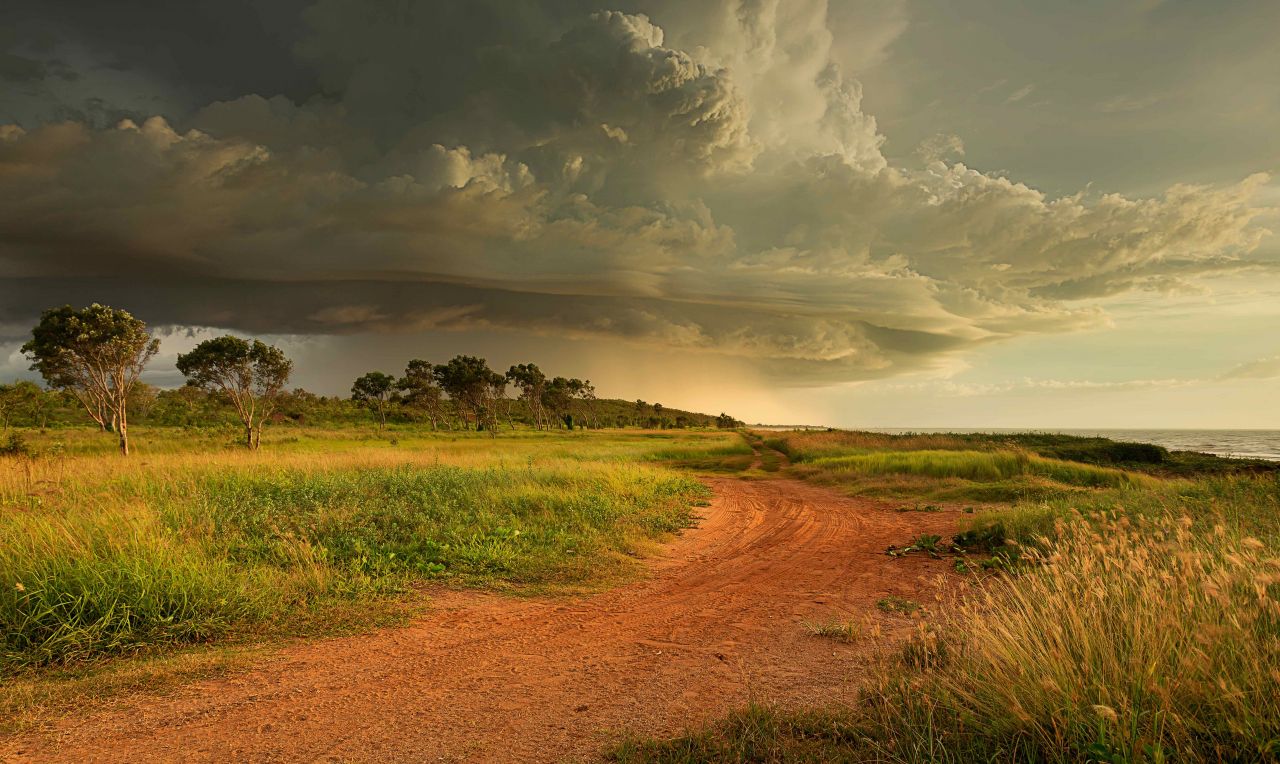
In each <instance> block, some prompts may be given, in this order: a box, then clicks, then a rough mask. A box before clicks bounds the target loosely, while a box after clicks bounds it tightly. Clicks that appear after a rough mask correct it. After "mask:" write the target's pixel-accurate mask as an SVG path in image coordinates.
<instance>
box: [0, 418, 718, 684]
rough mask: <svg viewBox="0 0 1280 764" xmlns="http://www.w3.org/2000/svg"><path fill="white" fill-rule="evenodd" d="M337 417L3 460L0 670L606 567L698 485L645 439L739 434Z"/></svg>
mask: <svg viewBox="0 0 1280 764" xmlns="http://www.w3.org/2000/svg"><path fill="white" fill-rule="evenodd" d="M154 435H156V436H159V437H154V438H152V439H150V442H152V443H161V444H166V445H167V444H168V443H169V441H166V437H168V434H167V433H154ZM339 435H340V437H335V438H332V439H330V440H325V439H324V438H313V439H309V440H308V441H297V442H291V443H282V444H281V443H277V444H275V448H274V450H265V451H263V452H259V453H256V454H249V453H243V452H241V451H238V450H225V451H222V450H215V451H212V452H209V451H189V452H182V451H179V450H177V449H176V448H175V449H169V448H158V449H156V450H155V451H154V452H153V453H151V454H148V455H146V456H144V457H142V458H135V459H130V460H128V461H127V462H126V461H122V460H120V459H119V458H118V457H115V456H105V455H104V456H94V455H84V456H65V455H64V456H58V455H53V456H45V457H40V458H35V459H28V458H23V459H9V460H6V461H4V462H3V463H0V469H2V470H3V471H0V506H3V507H4V511H3V513H0V580H2V581H4V582H5V586H4V587H3V588H0V628H3V631H4V635H5V636H4V641H3V651H2V652H0V672H4V673H8V674H13V673H14V672H16V671H22V670H29V669H31V668H34V667H40V666H51V665H59V666H64V665H68V664H74V663H82V662H85V661H94V660H97V659H99V658H102V657H104V656H109V655H117V654H122V653H137V652H139V651H144V652H145V651H151V652H154V651H155V650H156V649H163V648H165V647H169V646H176V645H182V644H192V643H208V642H213V641H218V640H226V639H236V638H240V637H256V636H264V635H270V634H272V633H280V632H284V633H296V632H307V631H308V630H315V629H323V628H325V625H326V624H329V623H331V622H332V620H333V619H334V618H335V616H337V615H338V614H340V613H342V612H344V609H345V612H346V613H347V617H350V616H351V612H350V611H351V608H350V605H351V604H352V603H359V604H360V606H361V610H362V613H363V614H362V615H361V616H358V617H359V618H364V619H366V620H367V621H369V622H377V621H378V618H379V613H380V612H386V611H387V609H388V608H390V609H394V605H393V604H391V603H394V602H396V601H397V598H396V596H395V595H397V594H399V593H402V592H404V591H406V590H407V589H409V588H411V587H412V586H414V585H415V584H417V583H419V582H423V581H428V580H430V581H440V582H443V583H447V584H450V585H457V586H485V587H490V588H494V587H496V588H502V589H524V590H527V589H530V588H532V589H545V588H546V587H548V586H550V587H563V586H582V585H592V584H596V583H599V582H602V581H607V580H610V579H613V578H617V577H618V576H620V575H625V574H626V573H628V572H629V571H631V570H633V569H634V561H633V560H632V556H633V555H635V554H636V553H637V552H639V551H640V550H642V549H643V547H644V546H645V545H646V544H647V543H649V542H650V540H652V539H656V538H660V537H661V536H663V535H665V534H668V533H671V532H674V531H677V530H679V529H680V528H683V527H685V526H687V525H688V524H689V522H690V521H691V518H692V506H693V505H694V504H695V503H697V502H699V501H700V500H702V498H703V497H704V495H705V489H704V488H703V487H702V486H701V485H700V484H699V483H698V482H697V481H696V480H694V479H692V478H691V477H690V476H689V475H687V474H685V473H679V472H674V471H672V470H670V469H668V468H666V467H664V466H662V465H661V464H659V463H646V456H648V455H650V454H653V453H655V452H657V451H660V450H662V449H668V450H670V449H673V448H674V449H678V450H679V451H680V453H681V454H682V455H685V456H690V455H692V456H696V455H697V453H698V452H699V450H705V451H706V452H708V453H710V454H717V453H721V452H722V451H724V450H725V449H726V448H729V449H732V448H734V447H735V443H740V439H738V438H737V436H736V435H735V434H733V433H726V434H715V433H710V434H700V433H691V434H688V435H686V436H684V437H682V438H678V439H672V438H666V437H658V438H653V437H648V435H647V434H643V433H635V434H625V435H624V434H616V433H615V434H595V433H592V434H579V433H574V434H564V435H561V436H557V435H554V434H545V433H541V434H528V435H522V436H520V437H516V438H508V439H506V440H501V441H497V442H495V441H492V440H490V439H488V438H477V437H470V438H468V437H459V436H457V435H452V436H430V435H427V434H423V433H421V432H419V433H414V434H413V435H412V437H406V438H398V439H397V441H396V442H395V443H394V444H393V443H392V442H391V440H389V439H387V438H385V437H384V438H382V439H378V440H374V439H369V440H365V439H363V438H358V439H355V440H353V439H352V438H351V433H340V434H339ZM175 439H176V438H175ZM138 440H139V442H140V443H141V442H148V439H147V438H145V437H139V438H138ZM108 446H109V444H108ZM270 446H271V444H268V448H269V449H270ZM67 450H69V449H67ZM67 450H64V451H63V453H66V452H67ZM339 620H341V619H339Z"/></svg>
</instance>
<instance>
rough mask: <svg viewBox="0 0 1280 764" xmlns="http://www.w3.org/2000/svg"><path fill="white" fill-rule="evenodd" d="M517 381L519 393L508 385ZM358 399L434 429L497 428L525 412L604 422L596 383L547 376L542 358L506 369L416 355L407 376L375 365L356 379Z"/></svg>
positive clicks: (541, 420) (536, 423) (568, 422)
mask: <svg viewBox="0 0 1280 764" xmlns="http://www.w3.org/2000/svg"><path fill="white" fill-rule="evenodd" d="M512 387H514V388H515V390H516V397H515V398H512V397H511V396H510V395H509V393H508V391H509V389H510V388H512ZM351 398H352V400H355V401H359V402H361V403H363V404H365V405H366V406H367V407H368V408H369V409H370V410H371V411H373V412H374V414H375V415H376V416H377V419H378V424H379V426H383V427H385V426H386V423H387V413H388V411H393V410H398V411H400V412H404V413H408V414H410V415H411V416H414V417H415V418H422V419H425V420H426V421H428V422H430V423H431V427H432V429H438V428H440V427H448V428H450V429H452V428H454V427H457V428H459V429H464V430H469V429H475V430H484V431H488V432H490V433H494V434H496V432H497V430H498V429H499V427H500V426H501V425H502V424H503V423H504V422H505V423H506V424H507V425H508V426H509V427H511V428H513V429H514V428H515V423H516V415H517V413H518V411H517V406H516V405H513V404H517V403H518V404H520V405H519V409H521V410H522V411H520V412H519V413H521V414H523V415H524V418H527V419H528V420H529V424H531V425H532V426H533V427H535V428H537V429H540V430H543V429H551V428H553V427H554V428H559V427H563V428H565V429H569V430H572V429H574V427H575V425H576V426H578V427H593V428H594V427H599V426H600V420H599V418H598V417H597V416H596V407H595V403H596V400H597V398H596V389H595V386H594V385H592V384H591V381H590V380H581V379H576V378H572V379H571V378H566V377H552V378H550V379H548V378H547V375H546V374H544V373H543V371H542V369H540V368H538V366H537V364H533V363H522V364H516V365H515V366H512V367H511V368H510V369H508V370H507V372H506V373H505V374H501V373H499V372H496V371H494V370H493V369H491V368H489V364H488V362H486V361H485V359H483V358H477V357H476V356H470V355H459V356H456V357H454V358H453V359H452V360H450V361H449V362H448V363H443V364H432V363H429V362H427V361H424V360H422V359H420V358H415V359H413V360H412V361H410V362H409V363H408V364H407V365H406V366H405V369H404V376H402V377H400V378H399V379H396V378H395V377H393V376H391V375H389V374H384V373H383V372H381V371H371V372H369V373H367V374H363V375H361V376H360V377H357V378H356V380H355V382H354V383H353V384H352V385H351Z"/></svg>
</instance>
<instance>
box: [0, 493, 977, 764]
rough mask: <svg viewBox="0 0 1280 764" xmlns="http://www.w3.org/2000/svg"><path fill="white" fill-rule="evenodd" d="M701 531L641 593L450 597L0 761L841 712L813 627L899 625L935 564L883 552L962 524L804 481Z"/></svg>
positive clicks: (22, 743)
mask: <svg viewBox="0 0 1280 764" xmlns="http://www.w3.org/2000/svg"><path fill="white" fill-rule="evenodd" d="M711 485H712V487H713V488H714V489H715V494H716V498H715V499H714V500H713V502H712V504H711V506H710V507H708V508H706V509H705V516H704V519H703V521H702V522H701V523H700V525H699V527H698V528H696V529H693V530H690V531H688V532H686V533H685V534H684V535H683V536H681V537H680V538H679V539H678V540H676V541H675V542H674V543H672V544H671V545H670V546H669V547H667V550H666V553H665V555H664V556H663V557H661V558H659V559H658V560H656V561H655V562H654V563H653V565H652V568H653V573H652V575H650V576H649V577H648V578H646V579H645V580H643V581H641V582H639V583H636V584H632V585H629V586H625V587H622V588H619V589H615V590H612V591H609V592H605V593H603V594H597V595H592V596H589V597H583V598H578V599H571V600H570V599H556V600H513V599H510V598H505V597H499V596H492V595H480V594H470V593H454V592H444V593H441V594H439V595H438V596H437V597H436V598H435V599H434V600H433V608H432V610H431V612H430V613H429V614H428V615H427V616H426V617H424V618H422V619H421V620H419V621H417V622H416V623H415V624H414V625H412V626H409V627H407V628H398V629H387V630H383V631H379V632H375V633H372V634H366V635H363V636H356V637H348V638H341V639H328V640H322V641H317V642H312V643H307V644H301V645H298V646H294V647H290V648H287V649H285V650H283V651H282V652H281V653H280V654H279V655H277V656H276V657H274V658H271V659H268V660H266V661H264V662H263V663H261V664H260V665H259V666H257V667H255V668H253V669H250V670H248V671H245V672H240V673H236V674H234V675H232V676H230V677H226V678H220V679H216V680H211V681H205V682H199V683H195V684H192V685H190V686H188V687H186V688H184V689H183V690H181V691H179V692H178V693H176V694H173V695H169V696H166V697H159V698H156V697H139V698H135V699H131V700H129V701H127V702H125V703H122V704H117V705H113V707H112V708H111V709H110V710H106V711H102V712H98V713H96V714H90V715H88V716H81V717H74V718H69V719H66V720H64V721H62V722H60V723H59V724H58V725H57V726H56V727H55V728H54V729H53V730H51V731H47V732H42V733H38V734H33V735H27V736H24V737H21V738H17V739H12V740H8V741H4V742H0V760H4V761H76V762H98V761H101V762H108V761H110V762H142V761H174V762H177V761H183V762H189V761H342V762H364V761H370V762H372V761H377V762H383V761H404V762H409V761H413V762H419V761H520V762H542V761H566V760H568V761H580V760H596V759H598V758H599V757H600V755H601V751H602V750H604V749H605V747H606V746H608V745H609V743H610V742H612V741H615V740H617V738H618V736H619V735H620V734H621V733H622V732H624V731H626V730H630V731H633V732H635V733H639V734H668V733H674V732H677V731H679V730H681V729H683V728H685V727H688V726H690V725H695V724H697V723H699V722H703V721H708V720H711V719H714V718H716V717H718V716H721V715H723V714H724V713H725V712H727V711H728V710H730V709H732V708H736V707H740V706H742V705H744V704H745V703H746V702H748V701H749V700H751V699H760V700H774V701H783V702H787V703H803V704H818V705H822V704H829V703H831V702H838V701H839V700H841V699H845V698H849V697H851V695H852V693H853V692H854V690H855V687H856V684H857V681H858V673H859V671H860V667H861V666H862V665H864V658H865V649H863V648H859V647H857V646H852V647H850V646H844V645H840V644H837V643H835V642H832V641H829V640H825V639H821V638H818V637H814V636H811V635H810V634H808V633H807V632H806V631H805V629H804V626H803V624H804V622H805V621H812V620H828V619H831V618H835V617H841V618H850V617H852V618H855V619H861V618H863V617H864V616H866V615H868V614H874V616H875V617H876V618H878V619H880V620H881V621H882V622H883V623H884V624H885V625H886V627H887V628H888V630H889V631H893V630H895V629H897V630H905V629H906V628H908V627H909V625H910V623H911V622H910V621H909V620H907V619H905V618H902V617H900V616H888V615H884V614H882V613H879V612H878V611H877V610H876V608H875V603H876V601H877V600H878V599H880V598H882V597H884V596H886V595H889V594H896V595H898V596H902V597H909V598H913V599H917V600H920V601H928V600H929V599H930V598H931V596H932V591H933V590H932V586H931V584H930V583H928V581H932V580H933V579H934V578H936V577H937V576H938V575H939V574H941V573H943V571H944V570H945V567H946V566H945V564H944V563H943V562H941V561H936V560H929V559H926V558H922V557H919V556H911V557H908V558H900V559H894V558H891V557H888V556H886V555H885V554H884V549H885V547H886V546H888V545H889V544H902V543H905V542H906V541H908V540H909V539H911V538H912V537H914V536H915V535H917V534H919V533H923V532H933V533H947V532H950V531H951V530H952V529H953V528H954V525H955V524H956V516H955V515H954V514H953V513H951V512H945V513H930V514H922V513H914V512H913V513H898V512H894V511H893V509H892V506H891V505H887V504H883V503H880V502H875V501H870V500H863V499H848V498H844V497H842V496H840V495H838V494H835V493H833V492H831V491H828V490H825V489H823V488H819V487H816V486H812V485H809V484H806V483H802V482H800V481H797V480H789V479H776V480H759V481H746V480H736V479H716V480H713V481H711Z"/></svg>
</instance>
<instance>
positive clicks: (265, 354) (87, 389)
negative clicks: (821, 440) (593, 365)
mask: <svg viewBox="0 0 1280 764" xmlns="http://www.w3.org/2000/svg"><path fill="white" fill-rule="evenodd" d="M31 335H32V339H31V340H30V341H29V342H27V343H26V344H25V345H23V346H22V352H23V353H25V354H26V355H27V357H28V358H30V359H31V361H32V364H31V369H32V370H33V371H38V372H40V375H41V376H42V377H43V378H44V380H45V382H47V383H48V389H46V388H42V387H40V386H39V385H36V384H35V383H32V382H28V381H18V382H14V383H13V384H10V385H0V427H2V428H3V429H4V430H7V429H8V428H10V427H12V426H28V427H41V428H43V427H50V426H57V425H61V424H69V423H71V422H83V421H84V419H85V417H86V415H87V416H88V418H89V419H91V420H92V421H94V422H96V423H97V424H98V426H99V427H100V428H101V429H102V430H103V431H104V432H111V433H114V434H116V435H117V436H118V438H119V443H120V450H121V452H122V453H125V454H128V453H129V439H128V425H129V423H130V422H133V423H143V424H150V425H168V426H179V427H203V426H219V425H223V424H227V425H236V426H239V427H241V428H242V430H243V433H244V442H245V445H246V446H248V447H249V448H256V447H257V446H258V443H259V442H260V440H261V437H262V427H263V425H264V424H265V423H267V422H274V423H285V422H292V423H295V424H310V425H343V424H352V423H357V422H368V421H369V420H370V416H372V417H373V418H374V421H376V422H377V423H378V424H379V426H386V424H387V423H388V422H393V423H394V422H425V423H429V424H430V425H431V427H432V428H435V429H463V430H467V429H474V430H484V431H488V432H489V433H491V434H495V435H496V434H497V433H498V432H499V431H500V430H502V429H503V428H513V429H514V428H515V427H517V426H519V425H524V426H528V427H535V428H538V429H552V428H564V429H570V430H572V429H575V428H579V427H590V428H599V427H650V428H685V427H720V428H733V427H738V426H741V424H742V423H741V422H739V421H738V420H736V419H734V418H733V417H731V416H729V415H728V414H723V413H722V414H720V415H719V416H710V415H707V414H698V413H695V412H691V411H680V410H677V409H667V408H665V407H663V406H662V404H660V403H653V404H650V403H646V402H644V401H639V400H638V401H635V402H628V401H620V400H599V399H597V398H596V391H595V387H594V386H593V385H592V384H591V381H590V380H582V379H576V378H569V377H548V376H547V375H546V374H544V373H543V371H542V369H540V368H539V367H538V366H537V365H536V364H532V363H524V364H517V365H514V366H512V367H510V368H509V369H507V371H506V372H505V373H503V372H498V371H495V370H493V369H491V368H489V365H488V363H487V362H486V361H485V360H484V359H483V358H478V357H476V356H469V355H459V356H455V357H454V358H452V359H450V360H449V361H448V362H447V363H441V364H433V363H429V362H427V361H424V360H422V359H414V360H412V361H409V362H408V364H407V365H406V366H405V369H404V372H403V374H402V375H401V376H399V377H396V376H392V375H390V374H386V373H384V372H381V371H371V372H369V373H367V374H363V375H361V376H360V377H358V378H356V380H355V381H354V383H353V384H352V387H351V397H350V398H339V397H326V396H321V395H316V394H314V393H311V392H308V391H306V390H303V389H301V388H294V389H293V390H292V391H290V390H288V389H287V384H288V381H289V377H290V376H291V375H292V373H293V362H292V361H291V360H290V359H289V358H288V357H287V356H285V354H284V352H283V351H281V350H280V349H279V348H277V347H274V346H272V345H267V344H266V343H263V342H262V341H260V340H245V339H241V338H239V337H234V336H231V335H224V336H221V337H215V338H213V339H208V340H205V341H203V342H201V343H200V344H199V345H197V346H196V347H194V348H193V349H191V350H190V351H188V352H186V353H183V354H182V355H180V356H178V362H177V368H178V371H180V372H182V374H183V376H184V377H186V379H187V384H186V385H185V386H184V387H181V388H178V389H176V390H161V389H157V388H155V387H153V386H151V385H148V384H146V383H144V382H142V381H141V380H140V379H139V377H140V376H141V374H142V372H143V370H144V369H145V368H146V367H147V365H148V363H149V362H150V361H151V360H152V359H153V358H154V357H155V355H156V353H157V352H158V351H159V347H160V342H159V340H156V339H154V338H152V337H151V335H150V334H149V333H148V332H147V328H146V325H145V324H144V323H143V322H142V321H139V320H138V319H137V318H134V317H133V316H132V315H130V314H129V313H128V312H127V311H123V310H119V309H116V308H111V307H108V306H106V305H98V304H94V305H90V306H88V307H86V308H82V309H77V308H73V307H72V306H70V305H64V306H62V307H60V308H50V309H49V310H46V311H45V312H44V313H43V314H41V316H40V322H39V323H38V324H37V325H36V326H35V327H34V328H33V329H32V331H31Z"/></svg>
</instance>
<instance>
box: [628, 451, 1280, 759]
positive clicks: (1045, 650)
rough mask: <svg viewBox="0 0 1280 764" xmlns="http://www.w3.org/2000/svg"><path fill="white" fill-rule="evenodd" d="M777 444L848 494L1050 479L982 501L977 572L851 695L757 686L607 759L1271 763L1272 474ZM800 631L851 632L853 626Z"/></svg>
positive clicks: (1278, 563)
mask: <svg viewBox="0 0 1280 764" xmlns="http://www.w3.org/2000/svg"><path fill="white" fill-rule="evenodd" d="M770 444H771V445H772V446H774V447H775V448H778V449H779V450H781V451H783V452H784V453H787V454H788V455H789V456H790V457H791V458H792V459H793V460H795V461H796V462H797V463H798V467H797V469H796V472H797V474H799V475H801V476H803V477H805V478H807V479H811V480H816V481H818V482H823V483H827V484H832V485H835V486H839V487H842V488H845V489H846V490H849V491H850V492H858V491H870V492H873V493H882V494H889V495H915V496H935V495H939V494H945V493H946V492H948V491H951V492H956V491H957V488H958V487H959V488H960V489H962V490H961V491H959V492H960V493H962V494H964V493H967V494H968V495H980V494H981V493H982V491H983V490H984V489H987V488H989V487H991V486H993V485H996V486H999V485H1001V484H1007V482H1008V481H1010V480H1011V479H1023V480H1026V479H1027V478H1034V479H1035V480H1036V481H1037V483H1036V485H1037V486H1038V487H1039V488H1040V491H1039V492H1038V493H1037V494H1035V495H1034V496H1031V497H1029V498H1028V497H1026V495H1025V494H1024V497H1023V498H1020V499H1019V498H1017V497H1016V496H1015V498H1014V500H1013V501H1006V502H1003V503H1001V502H993V503H990V504H988V505H987V509H986V510H985V511H983V512H980V513H977V514H975V516H974V518H973V520H972V522H971V524H970V528H969V533H968V534H961V536H958V537H957V541H959V540H961V537H962V536H963V537H966V538H967V541H968V542H969V543H968V549H967V550H966V551H967V552H968V553H969V554H967V555H964V556H960V555H957V569H960V570H970V571H978V572H977V573H975V574H974V575H973V576H972V577H971V578H969V579H968V581H967V583H965V584H963V585H961V586H959V587H958V588H957V589H956V592H955V601H954V602H950V603H948V604H947V605H946V606H944V607H940V608H931V612H930V614H929V616H928V617H927V618H924V619H921V621H920V626H919V629H918V632H917V633H916V635H915V637H913V638H912V639H911V640H909V641H908V642H907V643H906V644H904V645H901V646H881V647H877V648H874V649H875V650H877V651H878V652H879V656H878V658H877V659H876V661H875V663H874V666H875V668H874V669H873V670H872V672H871V679H870V681H868V683H867V684H866V685H865V686H864V687H863V688H862V690H861V692H860V700H859V701H858V702H857V703H854V704H852V705H842V706H838V707H830V708H815V709H811V710H807V711H803V710H796V709H794V708H788V709H781V708H776V707H773V706H770V705H769V704H768V703H767V699H762V702H761V703H760V704H757V705H753V706H751V707H749V708H746V709H743V710H742V711H740V712H738V713H735V714H733V715H731V716H730V717H728V718H726V719H724V720H722V721H721V722H719V723H717V724H714V725H711V726H709V727H705V728H701V729H696V730H692V731H690V732H689V733H687V734H685V735H682V736H679V737H676V738H672V739H668V740H647V739H628V740H626V741H625V742H623V743H622V744H621V745H620V746H618V747H617V748H616V749H615V750H614V751H613V756H614V759H615V760H617V761H622V762H725V761H729V762H789V761H813V762H818V761H823V762H826V761H847V762H855V761H856V762H863V761H884V762H937V761H941V762H970V761H1049V762H1081V761H1090V762H1139V761H1142V762H1164V761H1274V760H1276V759H1277V758H1278V757H1280V476H1278V474H1277V472H1275V471H1274V470H1273V469H1261V470H1259V469H1257V465H1246V467H1244V468H1237V465H1232V464H1230V463H1229V462H1226V460H1218V461H1211V460H1210V459H1209V458H1206V459H1205V460H1204V461H1203V463H1204V464H1206V465H1209V466H1207V467H1206V468H1205V470H1204V471H1203V472H1201V473H1197V472H1195V471H1194V470H1192V469H1191V468H1190V466H1189V465H1193V464H1196V463H1197V461H1196V459H1194V458H1190V457H1189V458H1187V459H1185V460H1183V461H1182V462H1181V466H1180V467H1179V468H1178V469H1175V470H1140V471H1139V470H1133V469H1126V470H1118V469H1116V468H1113V467H1100V466H1099V465H1098V464H1094V463H1085V462H1072V461H1069V460H1059V459H1052V458H1049V457H1043V456H1039V455H1038V454H1034V453H1028V452H1027V451H1025V450H1017V451H1015V450H1011V449H1009V448H1008V447H1007V444H1005V443H1003V442H997V443H992V442H986V443H984V442H982V441H976V440H974V439H972V438H963V437H953V436H942V435H927V436H879V435H872V434H860V433H797V434H786V435H783V436H781V437H775V438H774V439H773V440H771V441H770ZM1053 445H1054V447H1055V448H1059V449H1060V450H1062V451H1069V450H1070V449H1072V448H1081V449H1083V450H1085V451H1089V450H1091V449H1093V450H1095V455H1096V450H1097V449H1096V448H1095V444H1072V443H1070V442H1065V441H1055V442H1054V443H1053ZM1094 461H1100V460H1094ZM1224 462H1225V463H1224ZM1130 467H1132V465H1130ZM1156 475H1159V476H1160V477H1156ZM895 481H896V482H895ZM905 541H906V540H905V539H904V543H905ZM974 552H980V553H983V554H991V553H995V554H997V555H999V556H1000V558H1001V559H1003V560H1004V561H1005V564H1003V565H1001V566H998V567H997V568H996V570H997V572H996V573H995V574H991V573H988V572H985V570H983V569H981V568H979V567H978V566H976V565H965V564H964V563H965V562H966V561H971V560H972V559H973V558H972V557H971V556H970V555H971V554H972V553H974ZM993 559H994V558H993ZM810 630H811V631H812V632H813V633H814V634H815V638H826V639H833V640H836V641H838V642H842V641H857V640H858V638H859V637H858V631H857V629H856V621H847V622H844V623H833V624H818V625H816V626H813V625H811V626H810ZM864 641H865V638H864Z"/></svg>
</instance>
